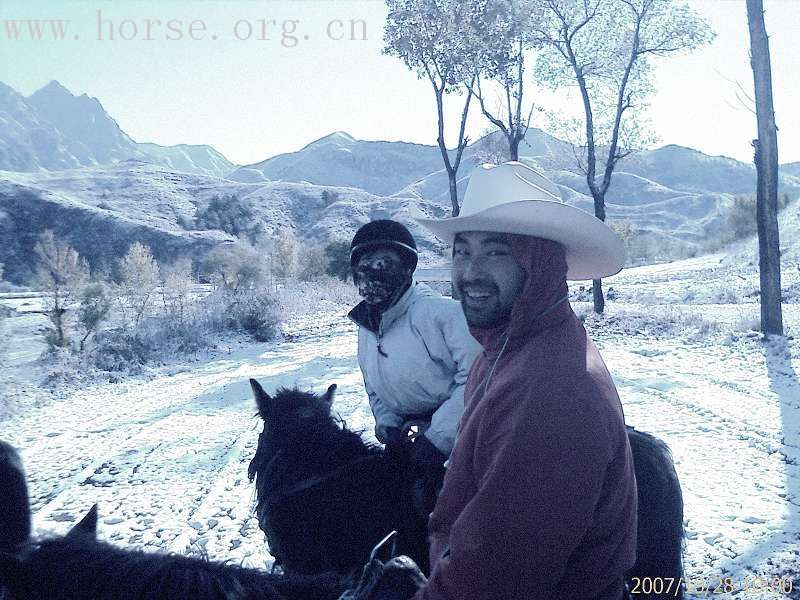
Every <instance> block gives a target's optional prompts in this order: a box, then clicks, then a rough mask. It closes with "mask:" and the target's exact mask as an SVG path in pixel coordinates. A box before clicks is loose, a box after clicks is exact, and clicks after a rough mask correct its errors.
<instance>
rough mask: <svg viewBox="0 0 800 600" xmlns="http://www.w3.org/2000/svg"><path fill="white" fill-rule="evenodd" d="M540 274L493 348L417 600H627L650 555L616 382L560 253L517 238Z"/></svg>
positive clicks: (494, 335) (436, 516) (433, 526)
mask: <svg viewBox="0 0 800 600" xmlns="http://www.w3.org/2000/svg"><path fill="white" fill-rule="evenodd" d="M512 237H513V244H512V249H513V253H514V255H515V257H516V258H517V261H518V262H519V264H520V265H521V266H523V268H524V269H525V270H526V272H527V275H528V277H527V280H526V283H525V287H524V290H523V292H522V294H521V295H520V296H519V298H518V299H517V301H516V303H515V304H514V306H513V309H512V312H511V316H510V319H509V322H508V323H507V324H505V325H503V326H502V327H499V328H497V329H493V330H484V329H477V328H471V330H470V331H471V332H472V334H473V336H474V337H475V338H476V339H477V340H478V341H479V342H480V343H481V345H482V346H483V348H484V352H483V353H482V354H481V355H479V356H478V358H477V359H476V360H475V363H474V364H473V366H472V370H471V371H470V375H469V379H468V380H467V384H466V390H465V395H464V398H465V412H464V415H463V417H462V419H461V425H460V430H459V433H458V438H457V442H456V445H455V448H454V449H453V453H452V455H451V457H450V462H449V465H448V468H447V475H446V476H445V480H444V487H443V488H442V492H441V494H440V496H439V498H438V501H437V503H436V508H435V510H434V512H433V514H432V516H431V519H430V522H429V528H430V533H431V566H432V571H431V577H430V580H429V582H428V585H427V586H426V587H425V588H424V589H422V590H420V591H419V592H418V593H417V595H416V596H415V599H416V600H445V599H448V600H464V599H489V598H496V599H498V600H500V599H502V600H511V599H513V598H519V599H520V600H522V599H525V600H534V599H535V600H545V599H547V598H554V599H559V600H582V599H598V600H599V599H602V600H606V599H608V600H611V599H613V600H619V598H621V596H622V590H623V574H624V573H625V572H626V571H627V570H628V569H629V568H630V567H632V566H633V563H634V562H635V557H636V480H635V477H634V471H633V458H632V456H631V450H630V446H629V445H628V438H627V435H626V432H625V423H624V418H623V414H622V406H621V405H620V401H619V396H618V395H617V391H616V388H615V387H614V383H613V382H612V380H611V376H610V375H609V373H608V370H607V369H606V366H605V364H604V363H603V360H602V358H601V357H600V354H599V352H598V351H597V348H596V347H595V345H594V343H593V342H592V341H591V339H589V337H588V335H587V334H586V330H585V329H584V328H583V325H582V323H581V322H580V320H579V319H578V318H577V317H576V316H575V314H574V313H573V312H572V308H571V307H570V305H569V301H568V300H566V297H567V284H566V272H567V264H566V260H565V256H564V249H563V247H562V246H561V245H560V244H557V243H555V242H551V241H549V240H542V239H538V238H532V237H528V236H512Z"/></svg>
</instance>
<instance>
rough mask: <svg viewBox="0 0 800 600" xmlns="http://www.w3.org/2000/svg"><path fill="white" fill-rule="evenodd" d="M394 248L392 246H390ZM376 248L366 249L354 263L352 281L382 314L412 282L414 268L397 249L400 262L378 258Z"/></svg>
mask: <svg viewBox="0 0 800 600" xmlns="http://www.w3.org/2000/svg"><path fill="white" fill-rule="evenodd" d="M388 247H391V246H388ZM381 249H383V247H381V246H376V248H375V249H374V250H370V251H367V252H364V254H362V255H361V257H360V258H359V260H358V262H357V263H356V264H355V265H354V266H353V282H354V283H355V284H356V287H357V288H358V293H359V295H360V296H361V297H362V298H364V301H365V302H366V303H367V304H369V305H370V306H371V307H374V308H375V309H377V311H378V312H380V313H382V312H383V311H385V310H386V309H387V308H389V307H390V306H392V305H393V304H394V303H395V302H397V300H398V299H399V298H400V296H402V295H403V292H405V291H406V290H407V289H408V286H410V285H411V277H412V274H413V272H414V269H413V267H412V266H411V265H409V264H408V260H406V259H405V256H404V254H403V253H402V252H398V255H399V256H400V260H399V261H394V260H386V259H384V258H380V257H375V256H374V255H375V254H376V250H381Z"/></svg>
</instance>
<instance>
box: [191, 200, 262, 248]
mask: <svg viewBox="0 0 800 600" xmlns="http://www.w3.org/2000/svg"><path fill="white" fill-rule="evenodd" d="M194 225H195V227H196V228H197V229H220V230H222V231H224V232H225V233H229V234H231V235H232V236H234V237H246V238H247V239H249V240H250V242H251V243H253V244H255V243H256V242H257V241H258V239H259V238H260V237H261V235H262V233H263V224H262V222H261V221H260V220H259V219H258V218H257V217H256V213H255V210H254V208H253V204H252V203H251V202H250V201H248V200H240V199H239V197H238V196H235V195H230V196H223V197H220V196H214V197H213V198H211V200H209V202H208V204H207V205H205V206H204V207H202V208H201V209H198V211H197V213H196V214H195V217H194Z"/></svg>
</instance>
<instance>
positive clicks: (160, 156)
mask: <svg viewBox="0 0 800 600" xmlns="http://www.w3.org/2000/svg"><path fill="white" fill-rule="evenodd" d="M0 124H2V127H0V169H2V170H8V171H39V170H42V169H45V170H60V169H69V168H74V167H80V166H94V165H107V164H112V163H116V162H120V161H124V160H128V159H140V160H147V161H149V162H155V163H158V164H162V165H165V166H167V167H169V168H171V169H173V170H175V171H184V172H188V173H199V174H206V175H215V176H217V177H224V176H226V175H228V174H229V173H230V172H231V171H232V170H233V169H234V168H235V165H233V164H232V163H231V162H230V161H228V160H227V159H226V158H225V157H224V156H222V154H220V153H219V152H217V151H216V150H214V149H213V148H211V147H210V146H188V145H178V146H159V145H157V144H147V143H143V144H139V143H137V142H135V141H134V140H132V139H131V138H130V137H129V136H128V135H127V134H126V133H125V132H124V131H122V129H121V128H120V127H119V125H118V124H117V122H116V121H115V120H114V119H113V118H112V117H111V116H110V115H109V114H108V113H107V112H106V111H105V109H104V108H103V105H102V104H101V103H100V101H99V100H97V98H91V97H89V96H87V95H86V94H82V95H80V96H76V95H74V94H72V93H71V92H70V91H69V90H67V89H66V88H65V87H64V86H62V85H61V84H60V83H58V82H57V81H51V82H50V83H48V84H47V85H46V86H44V87H43V88H41V89H39V90H37V91H36V92H34V93H33V94H32V95H31V96H30V97H28V98H25V97H23V96H22V95H21V94H18V93H17V92H15V91H14V90H13V89H12V88H10V87H8V86H7V85H5V84H3V83H0Z"/></svg>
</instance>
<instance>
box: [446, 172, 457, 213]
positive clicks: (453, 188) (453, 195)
mask: <svg viewBox="0 0 800 600" xmlns="http://www.w3.org/2000/svg"><path fill="white" fill-rule="evenodd" d="M447 178H448V179H449V180H450V204H451V205H452V207H453V216H454V217H457V216H458V213H459V207H458V186H457V182H456V172H455V171H454V170H452V169H447Z"/></svg>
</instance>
